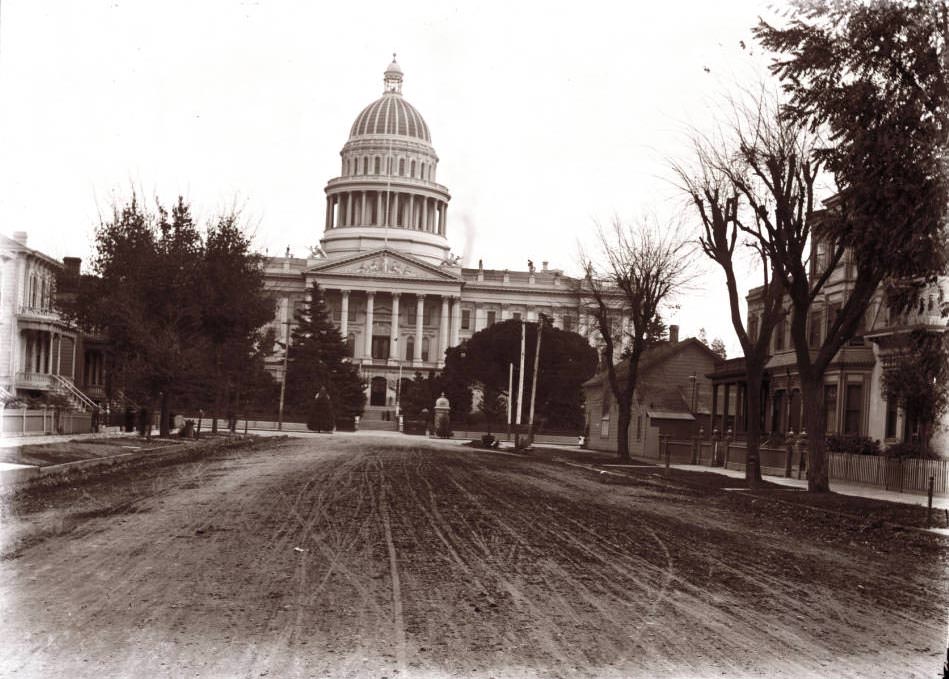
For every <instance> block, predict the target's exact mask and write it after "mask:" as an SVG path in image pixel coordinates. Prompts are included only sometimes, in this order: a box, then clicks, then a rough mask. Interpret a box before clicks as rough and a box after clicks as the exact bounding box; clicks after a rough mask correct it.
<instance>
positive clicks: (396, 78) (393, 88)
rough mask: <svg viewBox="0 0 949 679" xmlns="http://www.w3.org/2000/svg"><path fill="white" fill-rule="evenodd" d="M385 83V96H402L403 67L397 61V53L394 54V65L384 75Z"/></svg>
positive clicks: (390, 65)
mask: <svg viewBox="0 0 949 679" xmlns="http://www.w3.org/2000/svg"><path fill="white" fill-rule="evenodd" d="M384 82H385V89H384V90H383V94H402V67H401V66H399V63H398V62H397V61H396V60H395V52H393V53H392V63H391V64H389V67H388V68H387V69H386V72H385V74H384Z"/></svg>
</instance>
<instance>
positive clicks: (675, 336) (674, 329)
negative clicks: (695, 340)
mask: <svg viewBox="0 0 949 679" xmlns="http://www.w3.org/2000/svg"><path fill="white" fill-rule="evenodd" d="M669 342H670V343H671V344H678V342H679V326H678V325H670V326H669Z"/></svg>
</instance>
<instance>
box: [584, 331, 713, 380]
mask: <svg viewBox="0 0 949 679" xmlns="http://www.w3.org/2000/svg"><path fill="white" fill-rule="evenodd" d="M689 347H695V348H696V349H698V350H699V351H702V352H705V353H706V354H708V355H709V356H710V357H711V358H712V360H713V361H715V364H716V368H717V367H718V365H719V364H720V363H722V359H721V358H720V357H719V355H718V354H716V353H715V352H714V351H712V350H711V349H709V348H708V347H707V346H705V345H704V344H702V343H701V342H699V341H698V340H697V339H695V338H694V337H689V338H688V339H684V340H682V341H681V342H676V343H675V344H672V343H671V342H663V343H662V344H657V345H656V346H654V347H650V348H649V349H647V350H646V351H645V352H644V353H643V355H642V356H641V357H640V359H639V376H640V380H643V379H645V378H647V377H648V374H649V372H650V371H652V370H654V369H655V368H656V367H657V366H659V365H661V364H662V363H664V362H665V361H668V360H669V359H671V358H673V357H674V356H676V355H678V354H680V353H682V352H683V351H685V350H686V349H688V348H689ZM628 371H629V359H626V360H623V361H620V362H619V363H618V364H617V365H616V376H617V378H625V377H626V374H627V372H628ZM604 380H606V371H605V370H601V371H600V372H598V373H597V374H596V375H594V376H593V377H591V378H590V379H588V380H587V381H586V382H584V383H583V386H584V387H595V386H597V385H600V384H603V382H604Z"/></svg>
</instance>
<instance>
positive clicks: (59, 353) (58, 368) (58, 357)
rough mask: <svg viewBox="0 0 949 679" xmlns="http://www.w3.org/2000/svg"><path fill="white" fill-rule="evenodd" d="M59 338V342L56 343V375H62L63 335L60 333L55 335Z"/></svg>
mask: <svg viewBox="0 0 949 679" xmlns="http://www.w3.org/2000/svg"><path fill="white" fill-rule="evenodd" d="M56 337H58V338H59V341H58V342H56V374H57V375H62V374H63V335H62V333H60V334H58V335H56Z"/></svg>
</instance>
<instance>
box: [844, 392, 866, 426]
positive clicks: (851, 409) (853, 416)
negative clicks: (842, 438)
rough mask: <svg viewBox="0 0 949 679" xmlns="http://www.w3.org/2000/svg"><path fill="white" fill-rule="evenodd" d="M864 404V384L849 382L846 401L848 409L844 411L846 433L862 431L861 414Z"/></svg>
mask: <svg viewBox="0 0 949 679" xmlns="http://www.w3.org/2000/svg"><path fill="white" fill-rule="evenodd" d="M862 406H863V385H862V384H848V385H847V402H846V403H845V407H846V410H845V411H844V433H845V434H859V433H860V420H861V417H860V414H861V412H862V409H863V408H862Z"/></svg>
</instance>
